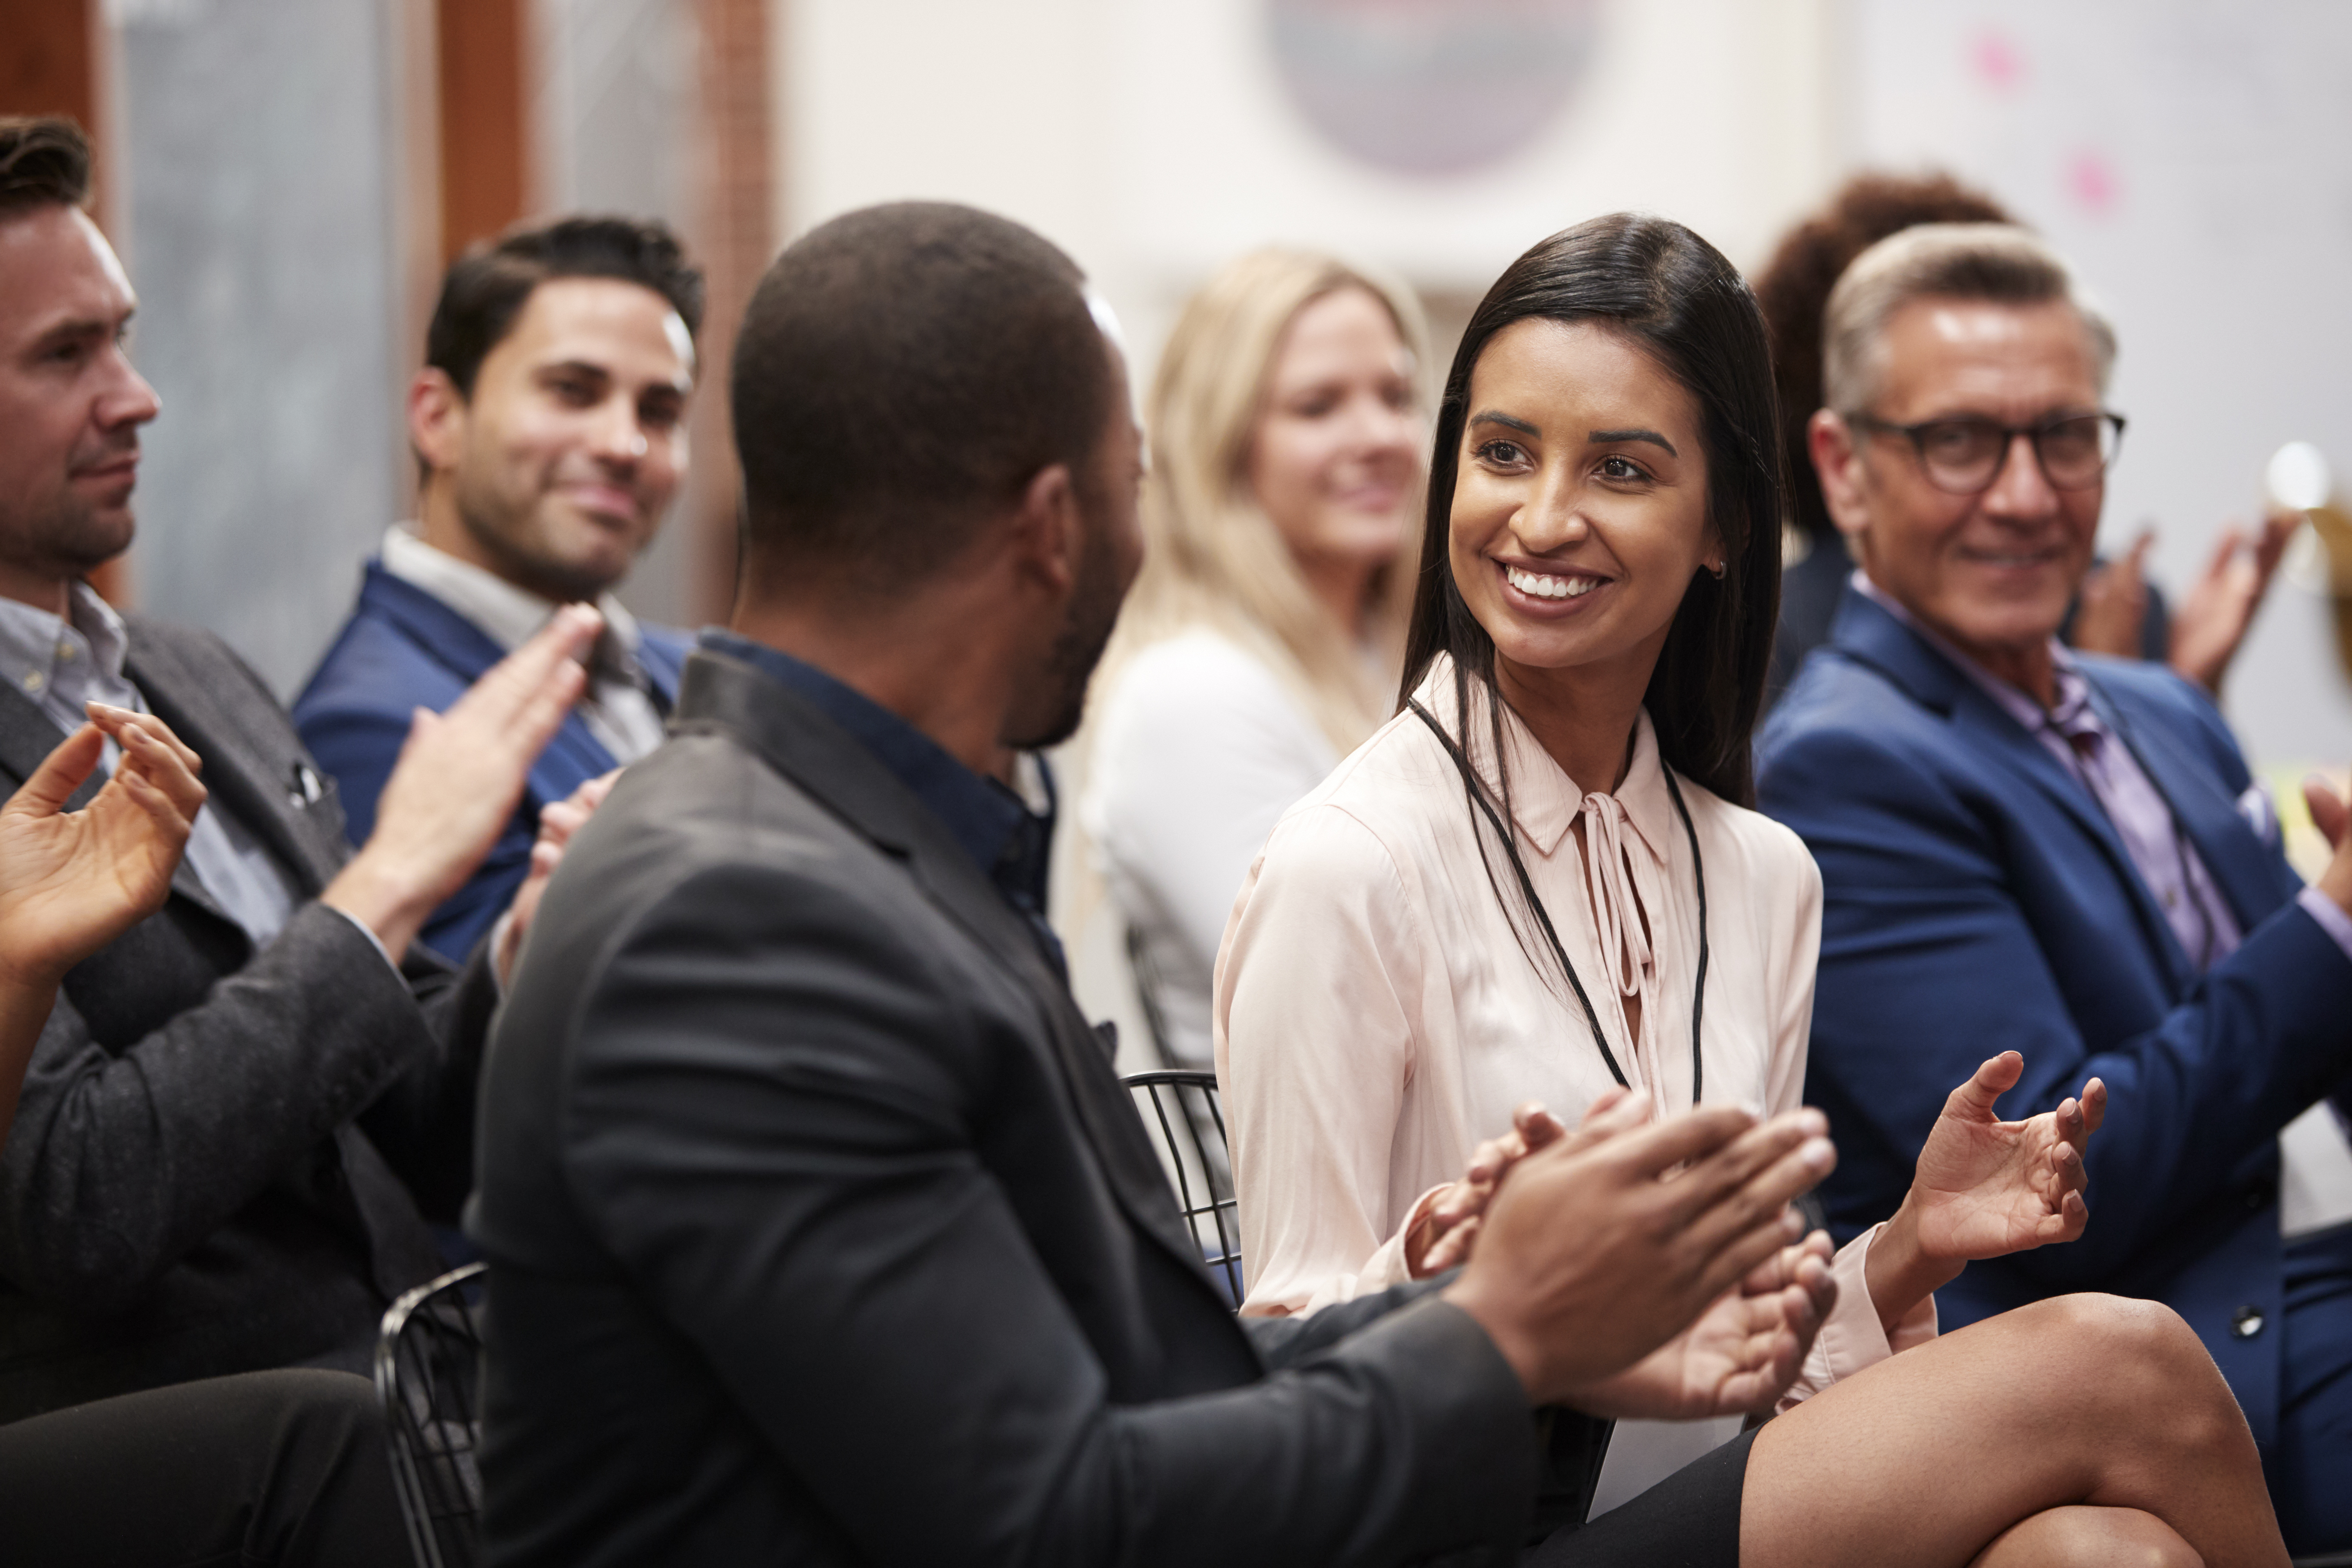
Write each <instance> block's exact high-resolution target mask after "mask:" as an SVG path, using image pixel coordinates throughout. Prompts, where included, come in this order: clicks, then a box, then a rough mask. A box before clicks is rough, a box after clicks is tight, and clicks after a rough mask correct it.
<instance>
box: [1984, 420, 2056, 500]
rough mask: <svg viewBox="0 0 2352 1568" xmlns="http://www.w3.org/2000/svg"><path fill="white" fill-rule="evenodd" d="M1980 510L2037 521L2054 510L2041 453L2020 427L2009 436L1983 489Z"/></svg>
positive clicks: (2050, 487)
mask: <svg viewBox="0 0 2352 1568" xmlns="http://www.w3.org/2000/svg"><path fill="white" fill-rule="evenodd" d="M1983 506H1984V510H1986V511H1987V512H1989V513H1990V514H1992V515H1993V516H1996V517H2007V518H2015V519H2018V520H2020V521H2039V520H2041V519H2042V518H2045V517H2048V516H2050V515H2051V514H2052V513H2053V512H2055V511H2056V510H2058V491H2057V489H2056V488H2055V487H2053V485H2052V484H2051V483H2050V476H2049V475H2047V474H2045V473H2043V472H2042V456H2041V454H2040V453H2038V452H2036V451H2035V450H2034V449H2033V437H2031V436H2029V435H2027V434H2026V433H2025V432H2024V431H2022V430H2021V431H2019V432H2018V433H2017V434H2016V435H2014V436H2011V437H2010V438H2009V450H2008V451H2007V452H2005V453H2003V454H2002V456H2001V461H2000V471H1999V472H1998V473H1996V474H1994V475H1993V477H1992V485H1991V487H1990V489H1987V490H1986V491H1985V493H1984V500H1983Z"/></svg>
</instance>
